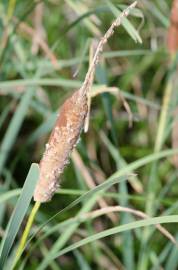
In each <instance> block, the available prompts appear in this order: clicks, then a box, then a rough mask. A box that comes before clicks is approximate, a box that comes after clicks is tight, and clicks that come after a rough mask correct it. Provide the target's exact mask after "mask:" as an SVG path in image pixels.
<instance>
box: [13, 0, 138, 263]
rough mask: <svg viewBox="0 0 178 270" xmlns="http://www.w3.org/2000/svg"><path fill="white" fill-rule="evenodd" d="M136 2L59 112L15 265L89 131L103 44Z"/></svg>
mask: <svg viewBox="0 0 178 270" xmlns="http://www.w3.org/2000/svg"><path fill="white" fill-rule="evenodd" d="M136 4H137V2H136V1H135V2H134V3H132V4H131V5H130V6H128V7H127V8H126V9H125V10H124V11H123V12H122V13H121V14H120V15H119V16H118V18H117V19H116V20H115V21H114V22H113V23H112V24H111V26H110V27H109V29H108V30H107V32H106V33H105V35H104V36H103V37H102V38H101V40H100V41H99V43H98V45H97V47H96V51H95V53H94V56H93V59H92V60H91V63H90V65H89V69H88V72H87V73H86V76H85V79H84V82H83V84H82V86H81V88H80V89H79V90H77V91H75V92H74V93H73V95H72V96H71V97H69V98H68V99H67V100H66V101H65V102H64V104H63V105H62V106H61V108H60V110H59V115H58V117H57V120H56V123H55V125H54V128H53V130H52V132H51V135H50V137H49V140H48V143H47V144H46V149H45V151H44V154H43V157H42V159H41V161H40V164H39V168H40V174H39V180H38V183H37V185H36V188H35V192H34V201H35V204H34V207H33V209H32V211H31V213H30V216H29V218H28V221H27V224H26V227H25V230H24V232H23V234H22V237H21V240H20V244H19V247H18V249H17V253H16V256H15V261H14V266H15V265H16V263H17V261H18V259H19V258H20V256H21V254H22V252H23V249H24V247H25V244H26V240H27V237H28V234H29V231H30V229H31V226H32V223H33V220H34V218H35V215H36V213H37V211H38V209H39V207H40V205H41V203H45V202H47V201H49V200H51V198H52V196H53V194H54V193H55V191H56V190H57V188H58V186H59V184H58V179H60V176H61V175H62V173H63V171H64V168H65V167H66V165H67V164H68V162H69V158H70V154H71V152H72V150H73V149H74V148H75V146H76V144H77V142H78V140H79V137H80V133H81V131H82V130H83V129H84V131H85V132H86V131H87V128H88V118H89V115H88V114H89V106H90V100H89V91H90V89H91V87H92V84H93V78H94V74H95V69H96V66H97V64H98V62H99V59H100V55H101V52H102V51H103V46H104V44H105V43H107V40H108V39H109V38H110V37H111V36H112V34H113V33H114V29H115V28H116V27H118V26H119V25H121V23H122V20H123V19H124V18H125V17H127V16H128V15H129V12H130V10H131V9H133V8H134V7H135V6H136Z"/></svg>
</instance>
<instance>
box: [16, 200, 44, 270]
mask: <svg viewBox="0 0 178 270" xmlns="http://www.w3.org/2000/svg"><path fill="white" fill-rule="evenodd" d="M40 205H41V203H40V202H35V204H34V206H33V208H32V211H31V213H30V215H29V218H28V221H27V224H26V226H25V229H24V232H23V234H22V237H21V239H20V243H19V246H18V249H17V253H16V255H15V259H14V263H13V268H14V267H15V265H16V264H17V262H18V260H19V258H20V256H21V255H22V252H23V250H24V247H25V244H26V242H27V238H28V235H29V232H30V229H31V227H32V224H33V221H34V219H35V216H36V214H37V212H38V209H39V207H40Z"/></svg>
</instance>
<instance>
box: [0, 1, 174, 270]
mask: <svg viewBox="0 0 178 270" xmlns="http://www.w3.org/2000/svg"><path fill="white" fill-rule="evenodd" d="M36 2H37V1H36ZM36 2H35V1H30V0H27V1H22V0H18V1H13V0H12V1H2V2H1V3H0V33H1V40H0V68H1V73H0V95H1V98H0V112H1V113H0V138H1V142H0V143H1V144H0V181H1V186H0V195H1V196H0V237H1V249H0V268H1V269H12V263H13V261H14V255H15V253H16V250H17V247H18V244H19V241H20V237H21V235H22V233H23V229H24V226H25V224H26V221H27V218H28V216H29V214H30V211H31V209H32V206H33V202H32V200H31V198H32V194H33V190H34V187H35V184H36V181H37V178H38V177H37V174H38V173H37V171H36V170H37V169H36V167H35V168H34V165H33V166H32V168H31V169H30V166H31V164H32V163H33V162H37V163H38V162H39V161H40V159H41V156H42V153H43V151H44V146H45V143H46V142H47V139H48V136H49V133H50V131H51V129H52V127H53V125H54V122H55V119H56V115H57V111H58V109H59V107H60V105H61V104H62V103H63V101H64V100H65V99H66V98H67V97H68V96H69V95H70V94H71V93H72V92H73V91H74V90H75V89H77V88H79V87H80V86H81V84H82V82H83V79H84V76H85V74H86V72H87V69H88V61H89V47H90V43H91V40H92V39H95V40H98V39H99V37H101V36H102V35H103V34H104V33H105V31H106V29H107V28H108V26H109V25H110V24H111V22H112V21H113V20H114V19H115V16H118V14H119V13H120V12H121V10H122V9H123V8H125V7H126V6H127V5H128V4H129V3H131V2H132V1H121V0H120V1H114V0H106V1H100V0H99V1H86V0H79V1H75V0H66V1H59V0H56V1H52V0H50V1H48V0H45V1H39V2H43V7H42V17H41V22H39V28H37V29H41V30H42V32H43V33H44V35H42V39H43V38H44V37H45V46H46V47H45V46H43V45H44V44H43V45H42V47H39V50H38V51H37V52H36V53H33V52H32V46H33V44H34V43H33V42H34V40H33V37H32V35H31V34H29V32H28V29H27V28H25V30H24V29H21V30H20V28H19V24H20V23H21V22H23V23H25V24H26V27H27V26H30V27H32V28H33V30H34V29H35V27H36V26H35V16H36V18H38V19H40V13H39V12H40V11H39V10H38V15H35V9H36V5H37V4H36ZM161 2H162V4H160V1H158V0H153V1H146V0H140V1H138V5H137V8H136V9H134V10H133V11H132V12H131V15H130V16H129V17H128V18H127V19H125V20H124V22H123V26H121V27H119V28H118V29H117V30H116V31H115V34H114V35H113V36H112V37H111V39H110V40H109V41H108V44H107V46H105V49H104V52H103V55H102V59H101V62H100V64H99V66H98V67H97V70H96V76H95V81H94V84H93V87H92V89H91V93H92V96H93V98H92V103H91V114H90V125H89V130H88V132H87V133H86V134H82V135H81V140H80V142H79V144H78V145H77V151H78V153H79V155H80V158H81V161H82V162H83V163H82V165H81V164H80V165H79V164H78V163H77V162H76V160H75V158H73V156H72V157H71V162H70V164H69V166H68V167H67V168H66V170H65V172H64V175H63V177H62V179H61V183H60V185H61V187H60V189H59V190H58V191H57V193H56V195H55V196H54V197H53V199H52V201H51V202H49V203H46V204H42V206H41V207H40V209H39V210H38V213H37V216H36V218H35V221H34V224H33V226H32V229H31V232H30V235H29V237H28V241H27V243H26V246H25V249H24V252H23V254H22V256H21V257H20V259H19V261H18V264H17V265H16V267H15V269H20V270H22V269H27V270H31V269H37V270H42V269H52V270H58V269H62V270H68V269H81V270H83V269H84V270H85V269H86V270H90V269H107V268H108V266H109V267H111V268H112V269H128V270H134V269H136V270H137V269H138V270H147V269H152V270H156V269H160V268H163V269H166V270H170V269H171V270H172V269H173V270H176V269H177V268H178V259H177V245H175V244H173V243H172V242H171V240H170V238H168V237H167V236H166V233H161V232H160V231H159V230H158V228H157V227H156V226H155V225H156V224H159V223H160V224H162V226H163V227H164V228H165V229H166V230H167V231H169V233H170V234H171V235H172V237H174V239H176V241H178V240H177V239H178V238H177V223H178V216H177V214H178V213H177V204H178V201H177V198H178V184H177V175H178V174H177V168H176V166H175V165H174V164H173V162H172V158H173V156H174V155H176V154H178V149H173V148H172V140H173V138H172V127H173V126H174V123H175V122H176V121H177V117H176V116H173V115H174V111H175V108H177V105H178V92H177V84H178V80H177V77H176V68H177V63H178V59H177V58H178V57H176V56H175V57H174V58H172V57H171V56H170V55H169V52H168V49H167V46H166V42H165V40H166V36H167V30H168V26H169V15H170V10H171V2H172V1H166V0H163V1H161ZM14 17H15V18H16V19H18V20H19V23H18V24H17V23H16V21H15V20H14ZM39 21H40V20H39ZM26 30H27V31H26ZM40 33H41V32H39V33H38V36H40ZM4 44H5V45H4ZM54 59H56V60H54ZM54 63H56V64H57V67H56V66H55V64H54ZM76 71H77V72H76ZM74 74H75V77H73V75H74ZM112 87H115V90H114V92H112ZM104 88H105V91H104V92H102V89H104ZM97 91H100V94H97V95H95V94H96V93H97ZM123 100H124V102H125V104H126V105H125V104H123ZM126 106H127V107H128V106H129V108H130V111H131V115H129V114H128V111H127V110H126ZM131 116H132V117H131ZM130 118H131V119H132V126H131V127H129V119H130ZM29 170H30V171H29ZM28 172H29V174H28ZM27 175H28V177H27ZM25 179H26V181H25ZM91 181H92V183H93V184H92V186H93V187H92V188H91ZM30 201H31V203H30ZM103 203H104V204H103ZM101 205H103V209H107V207H108V206H117V205H120V206H122V207H125V208H128V209H130V208H131V209H134V210H137V211H142V212H143V213H145V214H147V215H148V216H149V217H148V218H146V219H141V218H138V217H137V216H136V215H133V214H131V213H128V212H127V211H126V212H122V213H120V212H113V213H105V214H103V215H98V216H96V217H93V216H92V213H94V212H93V211H94V210H96V209H100V208H102V207H101Z"/></svg>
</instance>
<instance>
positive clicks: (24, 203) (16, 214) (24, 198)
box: [0, 164, 39, 269]
mask: <svg viewBox="0 0 178 270" xmlns="http://www.w3.org/2000/svg"><path fill="white" fill-rule="evenodd" d="M38 175H39V166H38V165H37V164H32V165H31V167H30V170H29V173H28V175H27V178H26V180H25V184H24V186H23V189H22V193H21V195H20V197H19V199H18V201H17V204H16V206H15V208H14V211H13V213H12V215H11V218H10V220H9V223H8V225H7V230H6V233H5V235H4V238H3V240H2V244H1V250H0V269H3V266H4V263H5V261H6V258H7V256H8V254H9V252H10V250H11V247H12V245H13V243H14V240H15V237H16V235H17V233H18V230H19V228H20V225H21V223H22V221H23V219H24V216H25V214H26V212H27V209H28V207H29V204H30V201H31V198H32V196H33V192H34V189H35V186H36V183H37V180H38Z"/></svg>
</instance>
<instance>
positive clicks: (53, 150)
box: [34, 91, 87, 202]
mask: <svg viewBox="0 0 178 270" xmlns="http://www.w3.org/2000/svg"><path fill="white" fill-rule="evenodd" d="M86 114H87V98H86V95H85V96H82V97H81V95H80V94H79V91H76V92H75V93H74V94H73V95H72V96H71V97H70V98H68V99H67V100H66V101H65V103H64V104H63V105H62V107H61V110H60V114H59V117H58V118H57V121H56V124H55V127H54V129H53V131H52V133H51V136H50V138H49V141H48V143H47V144H46V150H45V152H44V154H43V158H42V160H41V162H40V176H39V181H38V183H37V186H36V189H35V193H34V200H35V201H38V202H46V201H49V200H50V199H51V197H52V196H53V194H54V192H55V191H56V189H57V188H58V177H60V175H61V174H62V173H63V170H64V168H65V166H66V165H67V164H68V162H69V156H70V154H71V151H72V150H73V148H74V147H75V145H76V143H77V141H78V139H79V136H80V132H81V129H82V128H83V125H84V120H85V116H86Z"/></svg>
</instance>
